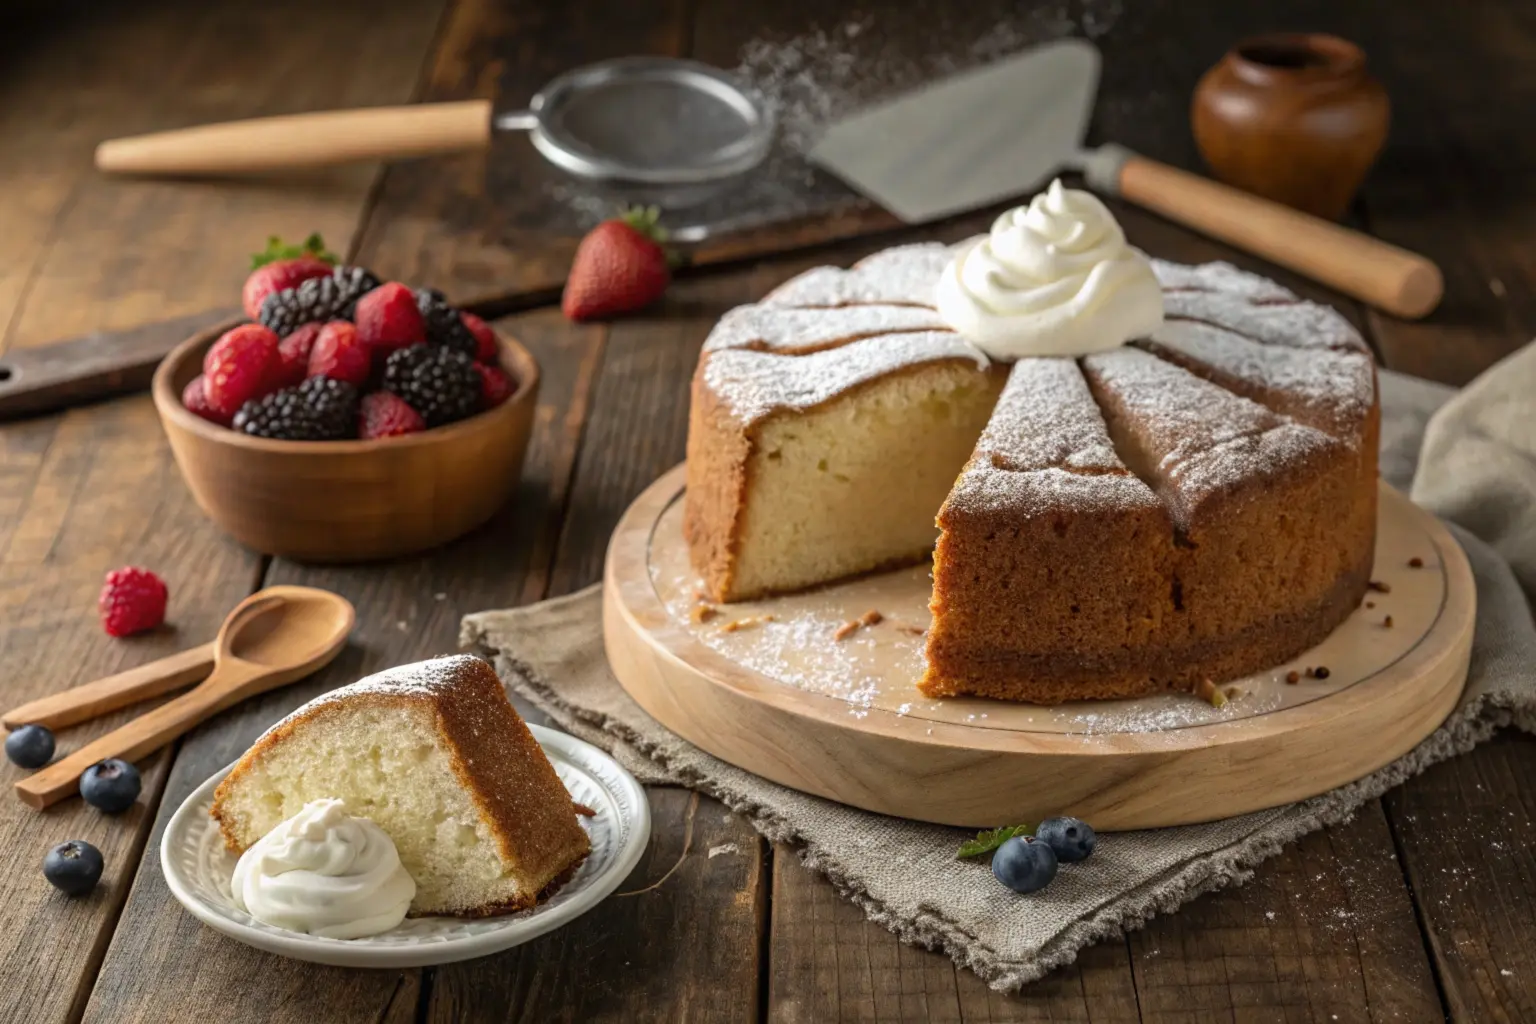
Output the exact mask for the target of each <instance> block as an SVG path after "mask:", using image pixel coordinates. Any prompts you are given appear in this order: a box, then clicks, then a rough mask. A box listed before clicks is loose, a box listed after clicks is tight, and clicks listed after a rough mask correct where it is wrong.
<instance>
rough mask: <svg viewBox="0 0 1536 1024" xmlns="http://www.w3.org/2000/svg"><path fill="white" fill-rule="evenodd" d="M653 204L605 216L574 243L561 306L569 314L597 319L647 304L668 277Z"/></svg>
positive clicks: (656, 297)
mask: <svg viewBox="0 0 1536 1024" xmlns="http://www.w3.org/2000/svg"><path fill="white" fill-rule="evenodd" d="M665 237H666V236H665V233H664V232H662V230H661V229H660V228H659V227H658V226H657V224H656V209H655V207H651V208H650V209H645V210H631V211H629V212H628V213H626V214H625V215H624V216H623V217H620V218H617V219H615V220H606V221H603V223H601V224H599V225H598V226H597V227H595V228H593V229H592V230H591V231H590V232H588V233H587V236H586V237H585V238H583V239H582V240H581V244H580V245H578V246H577V247H576V258H575V259H574V260H573V261H572V263H571V273H570V276H569V277H567V278H566V281H565V294H564V296H563V297H562V298H561V301H560V308H561V310H563V311H564V313H565V315H566V316H567V317H569V318H570V319H572V320H598V319H602V318H603V317H608V316H613V315H615V314H618V313H629V312H632V311H634V310H637V309H641V308H643V307H645V306H649V305H650V304H651V303H652V302H655V301H656V300H657V299H658V298H660V297H661V293H662V292H664V291H666V290H667V283H668V282H669V281H670V280H671V279H672V274H671V270H670V269H669V268H668V266H667V253H666V250H664V249H663V248H662V247H661V244H660V243H661V242H662V241H663V240H664V239H665Z"/></svg>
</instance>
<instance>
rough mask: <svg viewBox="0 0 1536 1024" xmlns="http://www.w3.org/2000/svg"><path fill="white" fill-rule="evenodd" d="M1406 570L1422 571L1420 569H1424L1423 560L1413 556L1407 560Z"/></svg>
mask: <svg viewBox="0 0 1536 1024" xmlns="http://www.w3.org/2000/svg"><path fill="white" fill-rule="evenodd" d="M1408 568H1410V569H1422V568H1424V559H1422V558H1420V557H1419V556H1418V555H1414V556H1413V557H1412V558H1410V559H1408Z"/></svg>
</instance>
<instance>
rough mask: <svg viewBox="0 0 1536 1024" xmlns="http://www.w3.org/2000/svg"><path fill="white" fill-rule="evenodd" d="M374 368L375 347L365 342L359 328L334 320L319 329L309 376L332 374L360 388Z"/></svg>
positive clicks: (311, 356)
mask: <svg viewBox="0 0 1536 1024" xmlns="http://www.w3.org/2000/svg"><path fill="white" fill-rule="evenodd" d="M372 368H373V350H372V349H370V348H369V347H368V346H367V345H365V344H363V339H362V338H361V337H360V336H359V335H358V333H357V328H356V327H354V326H352V325H351V324H349V323H347V322H346V321H345V320H332V321H331V322H330V323H328V324H326V325H325V326H324V327H322V328H320V336H319V337H318V338H316V339H315V347H314V348H313V349H312V350H311V351H310V353H309V376H311V377H329V378H331V379H332V380H341V381H346V382H347V383H348V384H356V385H358V386H359V387H361V386H362V385H363V384H364V383H365V382H366V381H367V380H368V373H369V371H370V370H371V369H372Z"/></svg>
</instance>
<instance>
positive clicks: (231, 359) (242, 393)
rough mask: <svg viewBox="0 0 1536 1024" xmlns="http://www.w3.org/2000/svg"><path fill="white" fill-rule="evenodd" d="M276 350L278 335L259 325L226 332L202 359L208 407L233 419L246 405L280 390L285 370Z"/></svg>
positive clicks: (204, 388) (246, 325) (244, 326)
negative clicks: (279, 385)
mask: <svg viewBox="0 0 1536 1024" xmlns="http://www.w3.org/2000/svg"><path fill="white" fill-rule="evenodd" d="M277 346H278V341H277V335H275V334H273V333H272V332H271V331H269V330H267V329H266V328H265V327H262V326H260V325H259V324H243V325H241V326H240V327H236V328H235V329H234V330H231V331H226V332H225V333H224V335H223V336H222V337H220V338H219V340H218V341H216V342H214V343H213V347H212V348H210V349H209V350H208V354H207V355H206V356H204V357H203V376H204V378H206V379H205V381H204V383H203V392H204V394H206V395H207V396H208V407H209V408H210V409H212V410H213V411H214V412H216V413H218V414H219V415H220V416H233V415H234V414H235V413H236V412H238V411H239V409H240V407H241V406H242V405H244V404H245V403H246V402H249V401H250V400H251V399H253V398H260V397H261V396H262V395H265V394H267V393H268V392H270V391H271V390H272V389H273V388H275V387H277V386H278V384H279V383H280V380H279V375H280V373H281V370H282V361H281V359H280V358H279V356H278V352H277Z"/></svg>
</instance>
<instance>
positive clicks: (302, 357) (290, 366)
mask: <svg viewBox="0 0 1536 1024" xmlns="http://www.w3.org/2000/svg"><path fill="white" fill-rule="evenodd" d="M320 327H321V325H320V324H305V325H304V326H303V327H300V328H299V329H298V330H296V331H294V332H293V333H292V334H290V335H288V337H286V338H284V339H283V340H282V341H280V342H278V343H277V356H278V359H279V360H281V362H282V369H281V370H280V371H279V376H280V377H281V379H282V386H283V387H285V388H291V387H293V386H294V385H295V384H297V383H299V382H300V381H301V380H303V379H304V378H305V377H308V376H309V353H310V352H311V351H312V350H313V349H314V347H315V339H316V338H318V337H320Z"/></svg>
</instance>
